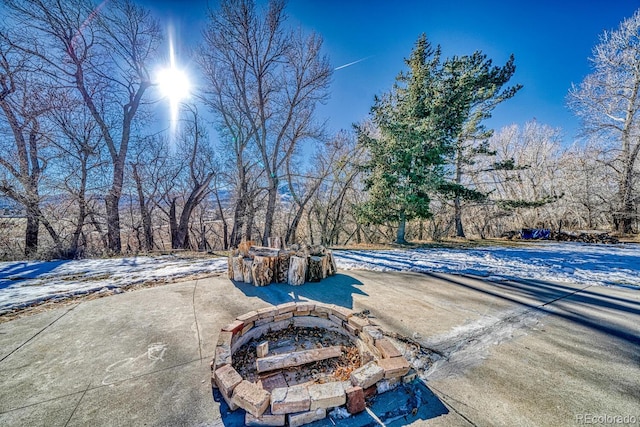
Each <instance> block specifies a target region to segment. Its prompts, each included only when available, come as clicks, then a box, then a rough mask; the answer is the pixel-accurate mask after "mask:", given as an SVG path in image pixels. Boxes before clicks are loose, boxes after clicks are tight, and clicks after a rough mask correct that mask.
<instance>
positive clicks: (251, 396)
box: [231, 380, 271, 418]
mask: <svg viewBox="0 0 640 427" xmlns="http://www.w3.org/2000/svg"><path fill="white" fill-rule="evenodd" d="M231 400H232V401H233V402H234V403H235V404H236V405H238V406H239V407H240V408H242V409H244V410H245V411H247V412H248V413H250V414H251V415H253V416H254V417H256V418H257V417H260V415H262V414H263V413H264V411H266V409H267V408H268V407H269V402H270V400H271V395H270V394H269V392H268V391H266V390H264V389H263V388H262V387H260V386H258V385H256V384H253V383H250V382H249V381H247V380H242V382H241V383H240V384H238V385H237V386H236V387H235V388H234V389H233V397H232V398H231Z"/></svg>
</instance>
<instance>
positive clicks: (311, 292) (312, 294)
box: [232, 274, 367, 309]
mask: <svg viewBox="0 0 640 427" xmlns="http://www.w3.org/2000/svg"><path fill="white" fill-rule="evenodd" d="M232 282H233V283H234V284H235V286H236V287H237V288H238V289H240V290H241V291H242V292H243V293H244V294H245V295H246V296H248V297H257V298H260V299H262V300H263V301H265V302H268V303H269V304H273V305H278V304H282V303H285V302H291V301H304V300H313V301H318V302H322V303H326V304H336V305H339V306H341V307H345V308H348V309H353V295H363V296H367V294H366V293H365V292H363V291H362V290H361V289H359V288H358V286H362V282H360V281H359V280H358V279H354V278H353V277H351V276H349V275H347V274H336V275H335V276H330V277H327V278H326V279H323V280H321V281H320V282H306V283H305V284H304V285H300V286H292V285H288V284H286V283H272V284H270V285H268V286H254V285H252V284H248V283H244V282H237V281H235V280H233V281H232Z"/></svg>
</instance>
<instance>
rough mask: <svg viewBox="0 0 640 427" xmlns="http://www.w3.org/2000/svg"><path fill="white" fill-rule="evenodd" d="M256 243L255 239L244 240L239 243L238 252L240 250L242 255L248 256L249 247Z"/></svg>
mask: <svg viewBox="0 0 640 427" xmlns="http://www.w3.org/2000/svg"><path fill="white" fill-rule="evenodd" d="M255 244H256V242H254V241H253V240H248V241H246V242H242V243H240V244H239V245H238V252H240V255H242V256H243V257H248V256H249V249H251V248H252V247H253V246H254V245H255Z"/></svg>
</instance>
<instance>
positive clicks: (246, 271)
mask: <svg viewBox="0 0 640 427" xmlns="http://www.w3.org/2000/svg"><path fill="white" fill-rule="evenodd" d="M252 265H253V260H252V259H251V258H243V259H242V276H243V278H244V283H253V274H252V272H251V266H252Z"/></svg>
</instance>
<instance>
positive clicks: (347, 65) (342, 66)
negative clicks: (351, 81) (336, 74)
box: [333, 55, 373, 71]
mask: <svg viewBox="0 0 640 427" xmlns="http://www.w3.org/2000/svg"><path fill="white" fill-rule="evenodd" d="M372 56H373V55H371V56H367V57H366V58H362V59H358V60H357V61H353V62H349V63H348V64H344V65H341V66H339V67H336V68H334V69H333V71H338V70H342V69H343V68H347V67H350V66H352V65H355V64H357V63H358V62H362V61H366V60H367V59H369V58H371V57H372Z"/></svg>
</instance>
